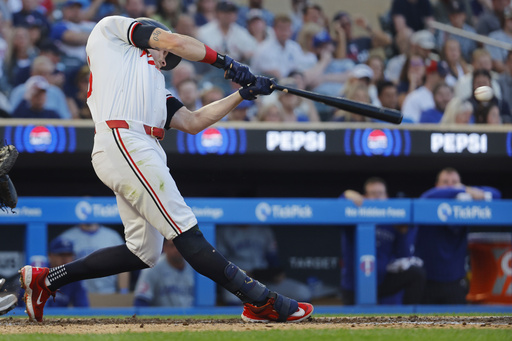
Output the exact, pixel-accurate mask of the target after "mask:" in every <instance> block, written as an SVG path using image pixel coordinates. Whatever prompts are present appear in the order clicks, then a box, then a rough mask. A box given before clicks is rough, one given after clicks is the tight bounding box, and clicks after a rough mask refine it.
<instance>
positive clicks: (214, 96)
mask: <svg viewBox="0 0 512 341" xmlns="http://www.w3.org/2000/svg"><path fill="white" fill-rule="evenodd" d="M222 98H224V91H222V89H221V88H219V87H217V86H211V87H209V88H207V89H203V91H202V93H201V97H200V99H201V105H202V106H203V107H204V106H205V105H208V104H210V103H213V102H215V101H218V100H220V99H222Z"/></svg>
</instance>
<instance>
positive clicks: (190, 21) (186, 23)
mask: <svg viewBox="0 0 512 341" xmlns="http://www.w3.org/2000/svg"><path fill="white" fill-rule="evenodd" d="M174 31H175V32H176V33H178V34H183V35H187V36H191V37H196V36H197V26H196V24H195V22H194V18H192V17H191V16H190V15H188V14H184V13H182V14H181V15H180V16H179V17H178V21H176V27H174Z"/></svg>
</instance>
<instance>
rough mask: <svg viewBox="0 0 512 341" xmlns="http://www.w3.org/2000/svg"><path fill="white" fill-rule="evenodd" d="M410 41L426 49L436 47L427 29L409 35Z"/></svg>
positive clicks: (432, 36)
mask: <svg viewBox="0 0 512 341" xmlns="http://www.w3.org/2000/svg"><path fill="white" fill-rule="evenodd" d="M411 43H413V44H415V45H418V46H419V47H421V48H424V49H427V50H431V49H433V48H434V47H436V40H435V38H434V35H433V34H432V33H431V32H430V31H427V30H421V31H417V32H414V33H413V34H412V36H411Z"/></svg>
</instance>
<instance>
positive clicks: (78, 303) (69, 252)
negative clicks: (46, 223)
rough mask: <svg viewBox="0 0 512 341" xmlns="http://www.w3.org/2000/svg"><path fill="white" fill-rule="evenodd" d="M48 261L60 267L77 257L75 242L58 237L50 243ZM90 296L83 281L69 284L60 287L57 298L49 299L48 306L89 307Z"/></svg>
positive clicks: (53, 265)
mask: <svg viewBox="0 0 512 341" xmlns="http://www.w3.org/2000/svg"><path fill="white" fill-rule="evenodd" d="M49 251H50V252H49V254H48V262H49V263H50V266H51V267H58V266H61V265H63V264H66V263H69V262H72V261H73V260H74V259H75V253H74V251H73V242H72V241H71V240H69V239H65V238H61V237H57V238H55V239H53V240H52V241H51V243H50V248H49ZM88 306H89V298H88V297H87V291H86V290H85V287H84V285H83V282H82V281H78V282H73V283H70V284H67V285H65V286H63V287H61V288H60V289H59V295H57V296H56V297H55V300H48V301H47V302H46V307H88Z"/></svg>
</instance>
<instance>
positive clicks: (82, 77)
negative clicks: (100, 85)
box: [67, 65, 92, 119]
mask: <svg viewBox="0 0 512 341" xmlns="http://www.w3.org/2000/svg"><path fill="white" fill-rule="evenodd" d="M89 76H90V70H89V67H88V66H87V65H84V66H83V67H82V68H81V69H80V70H79V71H78V72H77V74H76V75H75V77H74V83H75V86H76V92H74V93H73V94H72V95H69V96H67V102H68V106H69V110H70V111H71V115H72V116H73V118H79V119H91V118H92V117H91V110H90V109H89V106H88V105H87V94H88V92H89Z"/></svg>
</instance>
